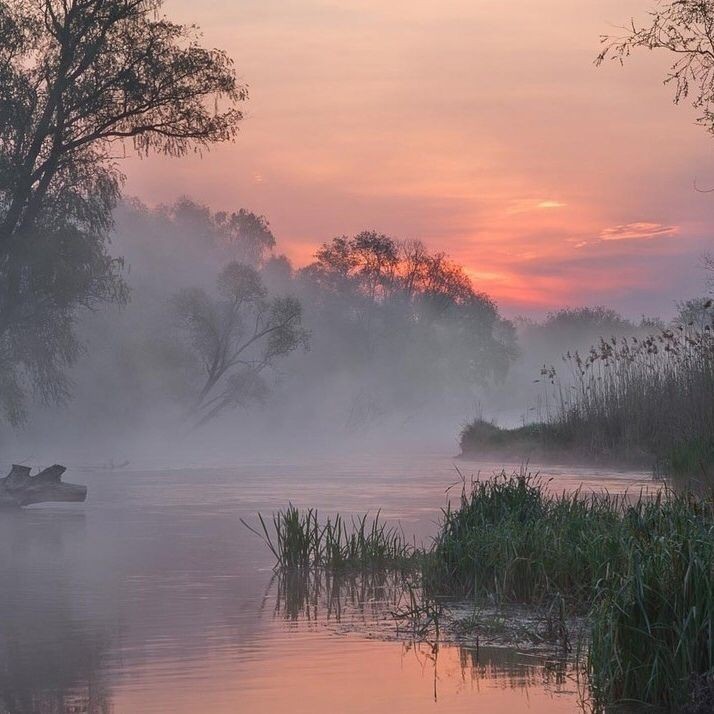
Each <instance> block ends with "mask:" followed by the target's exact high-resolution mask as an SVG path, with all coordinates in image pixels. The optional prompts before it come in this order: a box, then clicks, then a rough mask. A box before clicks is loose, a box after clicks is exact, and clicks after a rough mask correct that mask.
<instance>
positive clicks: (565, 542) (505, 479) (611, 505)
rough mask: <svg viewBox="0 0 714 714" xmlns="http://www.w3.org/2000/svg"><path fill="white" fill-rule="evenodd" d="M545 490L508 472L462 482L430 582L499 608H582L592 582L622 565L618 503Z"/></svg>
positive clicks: (440, 536) (434, 553) (431, 563)
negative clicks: (564, 603) (555, 599)
mask: <svg viewBox="0 0 714 714" xmlns="http://www.w3.org/2000/svg"><path fill="white" fill-rule="evenodd" d="M547 485H548V484H547V482H544V481H543V480H541V479H540V478H538V477H536V476H531V475H527V474H515V475H507V474H506V473H505V472H504V473H502V474H500V475H498V476H496V477H494V478H493V479H490V480H487V481H475V482H472V483H471V485H470V487H468V488H467V487H466V485H465V484H464V489H463V491H462V494H461V498H460V503H459V507H458V508H456V509H452V508H451V507H449V508H447V509H446V510H445V511H444V513H443V519H442V524H441V528H440V530H439V533H438V535H437V537H436V539H435V542H434V547H433V551H432V558H431V559H430V560H429V565H428V569H427V571H426V581H427V584H431V587H432V588H433V589H434V590H437V591H439V592H440V594H453V595H459V596H476V597H483V596H485V597H488V598H491V599H494V598H495V599H496V600H498V601H503V602H520V603H532V604H542V603H543V602H545V600H546V599H549V598H551V597H552V596H553V595H555V594H560V595H562V596H567V598H568V601H569V602H570V603H571V604H572V605H574V606H576V605H580V604H582V603H584V602H587V601H588V600H589V598H590V594H591V591H592V586H593V584H594V583H595V582H597V581H598V580H599V579H601V578H603V577H605V576H606V575H607V573H608V572H609V571H610V570H611V569H613V568H621V567H623V565H624V563H625V561H626V558H627V554H626V552H625V551H624V550H623V547H622V544H623V531H624V529H625V526H624V523H623V521H622V519H621V517H620V512H621V510H622V508H623V497H622V496H614V495H609V494H602V495H590V496H586V495H584V494H581V493H579V492H576V493H574V494H562V495H552V494H550V493H549V492H548V489H547Z"/></svg>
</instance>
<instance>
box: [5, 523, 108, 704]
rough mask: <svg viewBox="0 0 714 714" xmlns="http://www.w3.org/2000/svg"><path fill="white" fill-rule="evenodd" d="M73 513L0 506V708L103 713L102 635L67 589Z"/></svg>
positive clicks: (79, 530)
mask: <svg viewBox="0 0 714 714" xmlns="http://www.w3.org/2000/svg"><path fill="white" fill-rule="evenodd" d="M78 538H80V539H83V538H84V519H83V518H82V517H81V516H79V517H77V514H61V515H60V514H57V513H55V514H53V517H52V518H45V517H43V516H42V515H39V514H38V513H32V512H18V513H0V544H1V545H0V568H1V569H2V572H3V577H2V579H0V600H1V601H2V602H3V609H2V614H1V615H0V714H70V712H71V713H75V712H77V713H79V712H81V713H82V714H107V713H108V712H110V711H111V703H110V693H109V691H108V687H107V684H106V682H105V680H104V678H103V676H102V672H101V664H102V657H103V653H104V651H105V649H106V645H107V635H108V633H106V632H105V631H104V630H103V628H101V627H99V626H98V624H97V620H96V618H95V617H93V613H92V605H91V602H85V601H84V598H83V597H81V596H80V597H78V596H77V595H76V588H74V591H73V585H74V583H73V580H74V579H75V578H77V576H78V574H77V573H76V572H74V570H73V568H72V567H71V565H70V566H68V565H67V564H68V562H69V559H68V558H66V557H65V556H66V554H67V551H70V550H71V549H73V548H75V547H76V540H77V539H78Z"/></svg>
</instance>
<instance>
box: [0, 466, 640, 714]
mask: <svg viewBox="0 0 714 714" xmlns="http://www.w3.org/2000/svg"><path fill="white" fill-rule="evenodd" d="M490 468H491V466H490V465H482V466H480V467H474V469H473V470H474V471H478V470H480V471H481V472H482V473H487V472H488V471H489V469H490ZM553 475H554V476H556V478H557V479H559V481H558V483H559V484H562V487H563V488H565V487H569V485H570V484H571V483H573V484H575V485H579V484H580V483H581V482H582V481H583V480H586V481H587V483H589V484H591V485H592V486H593V487H594V486H595V485H597V484H605V483H610V484H615V483H616V482H619V483H621V485H622V487H623V488H624V487H627V486H628V485H629V486H630V487H633V486H634V485H635V484H637V483H638V482H639V480H640V475H639V474H630V475H627V474H621V475H618V474H612V475H610V477H607V478H606V477H605V476H602V475H601V474H595V473H590V472H588V473H585V474H578V473H575V472H573V471H568V472H567V473H566V472H564V473H563V474H562V475H558V474H553ZM581 477H582V478H581ZM608 478H609V480H608ZM81 480H82V481H83V482H85V483H87V485H88V486H89V500H88V501H87V503H86V504H84V505H83V506H82V507H81V508H77V507H73V506H70V507H67V508H65V507H62V506H60V505H51V506H47V507H41V508H39V509H36V510H27V511H23V512H17V513H0V714H69V713H70V712H86V713H87V714H99V713H100V712H101V714H105V713H108V712H112V714H166V713H168V712H170V713H171V714H197V713H200V712H210V713H211V714H235V713H236V712H250V713H251V714H282V713H283V712H290V713H291V714H323V713H325V712H334V711H339V712H340V714H365V713H367V712H369V714H401V712H405V713H406V712H408V713H409V714H422V713H424V714H426V713H427V712H428V713H429V714H439V712H448V713H449V714H457V713H459V712H472V711H487V712H489V714H491V713H492V712H494V713H496V714H498V712H503V713H504V714H518V713H519V712H523V711H528V712H530V713H531V714H546V713H548V714H552V713H554V712H563V713H565V712H569V713H572V712H576V711H578V706H579V705H578V695H577V686H576V684H577V683H576V681H575V679H574V676H573V673H572V672H571V670H570V669H569V665H568V664H567V663H566V664H565V665H564V664H562V663H560V662H554V661H551V660H550V659H549V658H548V657H544V656H543V655H542V654H527V653H524V652H518V651H515V650H507V649H505V650H504V649H500V648H490V647H485V646H481V647H480V648H478V649H474V648H473V647H469V646H468V644H465V643H450V642H447V641H445V640H444V638H443V637H442V638H441V639H440V640H439V641H438V642H436V641H434V640H431V641H426V642H423V641H418V640H414V639H411V637H410V636H406V635H407V634H408V633H406V632H404V631H403V632H401V633H399V635H397V632H396V628H395V622H394V618H393V615H392V613H393V612H394V611H395V610H397V609H398V608H399V607H400V606H401V605H402V604H403V598H404V588H403V583H402V582H401V577H400V575H399V574H394V573H386V574H385V573H367V574H365V575H363V576H362V577H361V578H358V579H354V578H347V579H345V578H344V577H343V578H337V579H335V578H334V577H326V576H325V575H324V574H322V575H321V576H319V577H318V576H315V575H314V574H312V575H310V576H309V577H308V578H307V580H306V579H305V578H304V577H301V578H296V577H294V576H291V577H289V578H282V579H281V578H277V577H276V578H274V577H273V573H272V571H271V567H272V560H271V557H270V554H269V553H267V552H266V550H265V548H264V545H263V544H262V543H261V542H260V541H259V540H258V539H257V538H254V537H253V536H252V535H251V534H250V533H249V532H248V531H247V529H245V528H244V527H243V526H242V525H241V524H240V521H239V519H240V518H244V519H251V518H254V517H255V513H256V512H257V511H262V512H270V511H271V510H274V509H276V508H280V507H283V506H284V505H285V504H286V503H287V502H288V501H292V502H293V503H295V504H296V505H301V506H304V505H309V506H316V507H319V508H320V509H321V512H323V511H324V512H325V513H328V512H329V513H333V512H334V511H336V510H341V511H342V512H343V513H355V512H357V513H360V512H364V511H367V510H373V511H374V510H376V509H377V508H379V507H382V508H383V514H384V516H385V518H387V519H389V520H390V521H392V522H400V523H401V525H402V526H403V527H404V529H405V531H406V533H407V535H408V537H410V538H411V537H412V536H414V537H416V539H417V541H418V542H420V541H422V540H425V541H428V539H429V538H430V537H431V535H433V532H434V528H435V521H436V520H437V519H438V516H439V510H440V508H441V507H442V506H443V505H444V499H445V493H444V492H445V489H446V487H447V486H448V485H449V484H450V483H452V482H453V462H452V460H451V459H450V457H449V456H448V455H446V456H444V457H438V458H437V457H433V458H426V457H424V456H420V455H416V456H410V457H409V458H402V457H400V458H398V459H397V458H393V459H391V460H380V459H378V458H377V457H370V458H365V459H364V460H363V461H358V460H350V461H348V462H344V463H343V462H329V463H328V462H325V463H319V464H292V465H288V466H286V465H285V464H276V463H269V462H266V463H259V464H246V465H243V466H239V467H235V468H231V469H227V468H226V469H216V470H213V471H211V470H201V471H189V470H184V471H154V472H142V473H139V472H128V471H127V472H121V473H111V472H101V473H96V474H92V473H86V474H85V473H83V474H82V479H81ZM271 580H272V582H271ZM435 687H436V696H437V702H436V704H435V703H434V693H435ZM336 702H339V706H336Z"/></svg>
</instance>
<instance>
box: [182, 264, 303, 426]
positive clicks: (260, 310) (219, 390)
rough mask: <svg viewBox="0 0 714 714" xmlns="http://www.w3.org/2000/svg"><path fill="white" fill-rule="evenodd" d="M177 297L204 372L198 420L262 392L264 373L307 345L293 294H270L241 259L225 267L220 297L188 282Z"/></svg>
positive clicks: (197, 398) (197, 401)
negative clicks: (188, 285) (270, 298)
mask: <svg viewBox="0 0 714 714" xmlns="http://www.w3.org/2000/svg"><path fill="white" fill-rule="evenodd" d="M173 303H174V310H175V314H176V317H177V318H178V321H179V324H180V326H181V328H182V330H183V332H184V333H185V334H186V336H187V337H188V339H189V342H190V346H191V349H192V352H193V354H194V356H195V358H196V370H197V371H198V372H199V374H200V375H201V380H202V383H201V384H200V386H199V387H198V389H197V394H196V396H195V399H194V401H193V404H192V406H191V410H190V411H191V414H192V415H193V416H194V417H195V418H196V419H197V421H198V424H203V423H205V422H207V421H209V420H211V419H213V418H214V417H216V416H218V415H219V414H220V413H221V412H223V411H224V410H226V409H228V408H234V407H237V406H243V405H245V404H247V403H249V402H251V401H254V400H256V399H260V398H262V396H263V395H264V394H265V391H266V385H265V383H264V381H263V380H262V378H261V373H262V372H263V371H264V370H265V369H266V368H269V367H272V366H273V364H274V363H275V361H276V360H277V359H279V358H280V357H283V356H285V355H287V354H289V353H290V352H292V351H293V350H295V349H297V348H298V347H299V346H301V345H303V346H307V341H308V333H307V332H306V331H305V330H304V329H303V328H302V326H301V321H302V307H301V305H300V303H299V302H298V301H297V300H296V299H295V298H292V297H278V298H273V299H272V300H269V299H268V297H267V290H266V289H265V286H264V285H263V281H262V280H261V277H260V274H259V273H258V272H257V271H256V270H255V268H252V267H251V266H248V265H244V264H242V263H237V262H232V263H229V264H228V265H227V266H226V267H225V268H224V269H223V270H222V271H221V273H220V274H219V276H218V279H217V296H216V297H213V296H211V295H209V294H208V293H207V292H206V291H205V290H203V289H202V288H187V289H184V290H182V291H180V292H179V293H178V294H177V295H176V296H175V298H174V300H173Z"/></svg>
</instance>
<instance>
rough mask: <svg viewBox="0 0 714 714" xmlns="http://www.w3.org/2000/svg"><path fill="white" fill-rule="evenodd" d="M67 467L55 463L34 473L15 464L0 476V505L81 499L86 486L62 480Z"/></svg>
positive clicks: (85, 493)
mask: <svg viewBox="0 0 714 714" xmlns="http://www.w3.org/2000/svg"><path fill="white" fill-rule="evenodd" d="M66 470H67V469H66V468H65V467H64V466H59V465H58V464H55V465H54V466H50V467H49V468H48V469H45V470H44V471H40V473H38V474H37V475H35V476H30V471H31V469H30V467H29V466H18V465H17V464H14V465H13V467H12V470H11V471H10V473H9V474H8V475H7V476H5V478H2V479H0V507H7V506H14V507H17V506H29V505H30V504H32V503H44V502H46V501H84V500H85V499H86V498H87V487H86V486H77V485H75V484H73V483H62V474H63V473H64V472H65V471H66Z"/></svg>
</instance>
